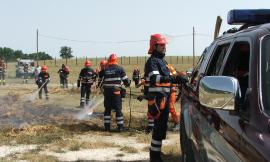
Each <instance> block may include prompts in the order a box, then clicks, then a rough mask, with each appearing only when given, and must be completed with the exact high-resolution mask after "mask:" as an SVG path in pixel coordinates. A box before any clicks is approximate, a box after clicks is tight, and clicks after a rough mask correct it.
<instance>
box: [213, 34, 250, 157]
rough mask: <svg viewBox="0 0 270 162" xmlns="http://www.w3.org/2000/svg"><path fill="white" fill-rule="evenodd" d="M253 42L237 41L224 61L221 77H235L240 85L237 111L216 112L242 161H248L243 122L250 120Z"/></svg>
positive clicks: (224, 132) (225, 134)
mask: <svg viewBox="0 0 270 162" xmlns="http://www.w3.org/2000/svg"><path fill="white" fill-rule="evenodd" d="M251 44H252V41H251V39H250V38H248V37H238V38H237V39H235V41H234V43H233V46H232V48H231V50H230V51H229V52H228V54H227V56H226V57H225V59H224V62H223V65H224V66H223V67H222V68H221V70H220V75H223V76H232V77H235V78H236V79H237V80H238V82H239V85H240V91H241V98H240V99H239V101H238V102H237V104H236V107H235V109H236V110H235V111H226V110H216V113H217V115H218V117H219V120H220V130H221V131H220V134H221V135H222V136H223V137H224V138H225V139H226V140H227V141H228V142H229V144H230V145H231V146H232V147H233V148H234V149H235V150H236V151H237V154H238V156H239V158H241V160H243V161H246V159H245V156H246V155H244V154H243V153H241V151H242V150H243V148H242V146H240V144H241V143H240V142H241V140H242V135H243V122H245V121H246V119H247V118H248V110H247V106H246V105H247V100H246V94H247V93H248V91H249V87H250V86H249V75H250V68H249V67H250V55H251V52H250V51H251V46H252V45H251Z"/></svg>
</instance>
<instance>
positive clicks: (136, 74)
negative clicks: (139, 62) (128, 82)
mask: <svg viewBox="0 0 270 162" xmlns="http://www.w3.org/2000/svg"><path fill="white" fill-rule="evenodd" d="M140 77H141V76H140V69H139V67H138V66H136V67H135V68H134V70H133V74H132V80H133V81H134V82H135V86H136V85H138V84H139V82H140Z"/></svg>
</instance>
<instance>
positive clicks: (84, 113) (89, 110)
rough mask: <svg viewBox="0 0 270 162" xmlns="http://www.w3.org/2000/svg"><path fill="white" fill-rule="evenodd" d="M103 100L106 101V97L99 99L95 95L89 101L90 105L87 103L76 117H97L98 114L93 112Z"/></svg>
mask: <svg viewBox="0 0 270 162" xmlns="http://www.w3.org/2000/svg"><path fill="white" fill-rule="evenodd" d="M103 101H104V98H102V99H99V100H98V99H96V97H94V98H93V99H92V100H91V101H90V102H89V104H88V105H86V106H85V107H84V108H83V109H82V110H81V111H80V112H78V113H77V114H75V115H74V117H75V119H78V120H86V119H90V118H94V117H96V115H95V114H93V112H94V110H95V109H96V108H97V107H98V106H99V105H100V104H102V103H103Z"/></svg>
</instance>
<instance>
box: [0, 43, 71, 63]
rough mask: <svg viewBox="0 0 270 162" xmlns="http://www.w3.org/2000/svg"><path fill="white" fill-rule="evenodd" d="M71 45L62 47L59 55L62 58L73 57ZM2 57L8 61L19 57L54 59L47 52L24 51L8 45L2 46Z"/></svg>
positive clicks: (0, 55) (0, 51)
mask: <svg viewBox="0 0 270 162" xmlns="http://www.w3.org/2000/svg"><path fill="white" fill-rule="evenodd" d="M72 52H73V51H72V50H71V47H67V46H63V47H61V48H60V51H59V55H60V57H61V58H66V59H67V58H72V57H73V55H72ZM0 58H3V59H5V60H6V61H16V60H17V59H19V58H21V59H32V60H53V58H52V56H50V55H49V54H47V53H46V52H38V53H23V52H22V51H21V50H13V49H11V48H8V47H0Z"/></svg>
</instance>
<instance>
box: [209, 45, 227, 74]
mask: <svg viewBox="0 0 270 162" xmlns="http://www.w3.org/2000/svg"><path fill="white" fill-rule="evenodd" d="M229 47H230V43H226V44H222V45H218V46H217V48H216V50H215V52H214V54H213V56H212V58H211V61H210V65H209V66H208V68H207V70H206V73H205V74H206V76H213V75H218V73H219V70H220V68H221V66H222V62H223V59H224V57H225V55H226V53H227V51H228V49H229Z"/></svg>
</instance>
